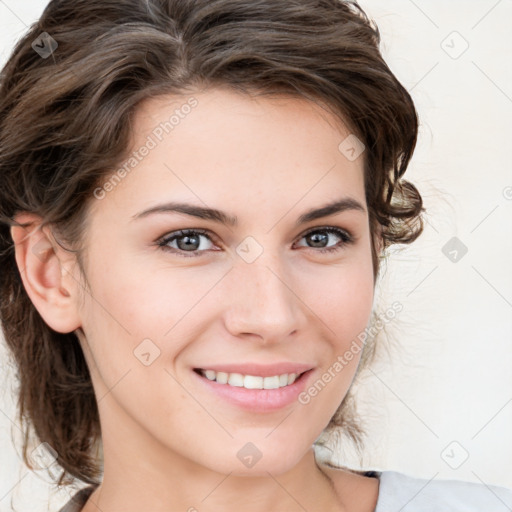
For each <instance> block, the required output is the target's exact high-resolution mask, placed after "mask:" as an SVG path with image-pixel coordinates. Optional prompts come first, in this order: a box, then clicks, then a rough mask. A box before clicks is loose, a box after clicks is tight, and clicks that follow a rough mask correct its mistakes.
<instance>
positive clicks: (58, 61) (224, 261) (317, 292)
mask: <svg viewBox="0 0 512 512" xmlns="http://www.w3.org/2000/svg"><path fill="white" fill-rule="evenodd" d="M378 44H379V33H378V31H377V28H376V27H375V26H374V25H372V24H371V22H370V21H369V20H368V19H367V17H366V15H365V14H364V13H363V11H362V10H361V9H360V8H359V7H358V6H357V5H356V4H353V3H350V2H339V1H335V0H300V1H299V0H297V1H293V2H292V1H289V2H288V1H283V2H275V1H270V0H266V1H232V0H231V1H229V0H214V1H212V0H210V1H206V0H204V1H203V0H201V1H192V0H188V1H187V0H181V1H180V0H145V1H144V0H124V1H116V2H113V1H100V0H92V1H91V0H88V1H85V0H83V1H82V0H74V1H73V2H71V1H62V0H61V1H53V2H51V3H50V4H49V6H48V7H47V9H46V11H45V12H44V14H43V16H42V18H41V19H40V22H39V24H38V25H37V26H34V27H33V28H32V29H31V30H30V31H29V33H28V34H27V35H26V36H25V37H24V38H23V39H22V40H21V41H20V43H19V44H18V45H17V47H16V49H15V51H14V53H13V55H12V57H11V58H10V60H9V61H8V63H7V65H6V66H5V68H4V71H3V76H2V83H1V91H0V148H1V149H0V155H1V156H0V172H1V175H2V182H3V183H4V187H3V189H2V192H1V196H0V197H1V199H0V205H1V206H0V208H1V215H2V220H3V224H2V228H1V232H0V240H1V242H0V243H1V254H2V256H1V257H2V260H1V262H0V264H1V265H2V268H3V269H5V271H4V272H3V274H2V277H1V283H0V286H1V294H2V298H3V300H2V306H1V321H2V327H3V330H4V335H5V339H6V341H7V344H8V346H9V348H10V349H11V351H12V354H13V357H14V359H15V361H16V363H17V365H18V368H19V379H20V389H19V393H20V417H21V418H22V419H24V420H25V421H26V426H27V429H28V430H27V432H28V431H29V430H30V432H32V433H33V434H35V435H36V436H37V439H38V440H39V441H40V442H41V444H40V445H39V446H38V448H37V449H36V450H34V451H32V452H30V453H29V452H28V450H27V446H28V445H27V444H26V445H25V453H24V455H25V458H26V461H27V463H28V464H29V465H32V466H33V467H37V466H38V465H39V467H44V466H50V465H51V463H52V462H53V461H54V460H56V462H57V463H58V464H59V466H60V467H61V468H62V473H61V475H60V478H59V483H60V484H66V483H70V482H71V481H72V480H73V479H78V480H79V481H81V482H84V483H87V484H89V485H88V487H87V488H85V489H84V490H83V491H81V492H80V493H79V494H78V495H76V496H75V497H74V498H73V499H71V500H70V501H69V503H68V504H67V505H66V506H65V507H64V509H62V510H65V511H67V512H69V511H77V510H81V511H83V512H90V511H95V510H101V511H103V512H110V511H114V510H123V511H131V510H137V511H138V510H151V511H153V510H154V511H159V510H162V511H163V510H173V511H174V510H176V511H178V510H188V511H194V510H199V511H208V510H224V511H231V510H238V509H240V508H243V509H244V510H248V511H252V510H254V511H260V510H266V511H273V510H279V511H283V510H286V511H288V510H289V511H295V510H310V511H311V510H340V511H341V510H350V511H361V512H369V511H374V510H375V511H377V512H385V511H388V510H399V509H401V510H414V511H420V510H432V507H434V508H435V507H437V508H443V509H449V507H452V508H451V509H453V510H459V509H460V510H482V509H485V510H496V511H498V510H508V508H503V507H510V506H512V494H511V493H510V492H509V491H508V490H506V489H503V488H498V487H493V488H489V487H487V486H484V485H478V484H472V483H465V482H456V481H433V482H425V481H422V480H421V479H416V478H413V477H412V476H408V475H403V474H400V473H396V472H391V471H367V472H364V471H363V472H361V471H355V470H351V469H350V468H345V467H340V468H337V467H333V466H331V465H329V464H326V463H321V462H319V461H318V460H316V457H315V451H314V445H315V442H318V441H319V438H320V436H321V435H323V434H329V433H331V432H333V433H334V432H337V431H340V430H341V431H342V432H343V433H344V434H345V435H347V436H348V437H349V438H351V439H352V440H353V441H354V442H355V443H356V445H357V444H358V443H360V442H361V435H362V431H361V428H360V426H359V423H358V420H357V418H356V416H355V412H354V410H353V409H352V397H351V394H350V391H351V384H352V382H353V380H354V378H355V376H356V375H357V374H358V372H359V371H360V370H361V369H362V368H363V367H364V366H366V365H368V364H369V363H370V362H371V357H372V355H373V351H374V347H375V345H374V343H373V341H374V340H372V339H368V338H367V337H366V336H365V335H362V334H364V333H366V327H367V325H368V322H369V320H370V318H371V315H372V310H373V298H374V287H375V282H376V279H377V277H378V275H379V274H378V272H379V262H380V260H381V258H382V257H383V255H384V252H385V250H386V248H388V247H389V246H390V245H392V244H396V243H411V242H413V241H414V240H415V239H416V238H417V237H418V236H419V235H420V234H421V232H422V229H423V223H422V217H421V214H422V212H423V211H424V209H423V205H422V198H421V195H420V193H419V192H418V190H417V189H416V188H415V186H414V185H412V184H411V183H409V182H407V181H406V180H404V179H403V175H404V173H405V171H406V169H407V166H408V163H409V160H410V158H411V155H412V153H413V150H414V147H415V144H416V138H417V114H416V111H415V108H414V105H413V102H412V100H411V97H410V95H409V94H408V93H407V91H406V90H405V89H404V88H403V86H402V85H401V84H400V83H399V82H398V81H397V79H396V77H395V76H394V75H393V74H392V73H391V71H390V70H389V68H388V67H387V65H386V64H385V62H384V61H383V59H382V57H381V55H380V53H379V49H378ZM496 496H498V497H499V499H496ZM507 500H508V503H507ZM456 507H459V508H456ZM500 507H501V508H500Z"/></svg>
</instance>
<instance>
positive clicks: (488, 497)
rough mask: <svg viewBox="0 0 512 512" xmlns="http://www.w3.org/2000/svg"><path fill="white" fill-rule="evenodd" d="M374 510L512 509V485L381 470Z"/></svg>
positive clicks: (500, 511) (469, 511) (463, 511)
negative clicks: (422, 476)
mask: <svg viewBox="0 0 512 512" xmlns="http://www.w3.org/2000/svg"><path fill="white" fill-rule="evenodd" d="M377 476H378V478H379V481H380V486H379V495H378V501H377V507H376V509H375V512H392V511H398V510H400V512H427V511H428V512H431V511H432V510H436V507H440V506H442V507H443V508H442V510H443V512H481V511H483V510H485V511H486V512H510V510H512V489H507V488H505V487H499V486H493V485H486V484H481V483H476V482H465V481H462V480H440V479H439V480H438V479H435V478H432V479H424V478H417V477H413V476H411V475H407V474H404V473H400V472H397V471H379V472H377Z"/></svg>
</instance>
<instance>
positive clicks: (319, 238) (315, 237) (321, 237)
mask: <svg viewBox="0 0 512 512" xmlns="http://www.w3.org/2000/svg"><path fill="white" fill-rule="evenodd" d="M310 237H311V241H312V242H313V244H317V243H319V244H320V245H315V247H323V245H322V242H326V240H327V235H326V234H319V233H313V234H311V235H310Z"/></svg>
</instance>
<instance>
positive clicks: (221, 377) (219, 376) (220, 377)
mask: <svg viewBox="0 0 512 512" xmlns="http://www.w3.org/2000/svg"><path fill="white" fill-rule="evenodd" d="M214 373H215V380H216V381H217V382H218V383H219V384H227V383H228V374H227V373H224V372H214Z"/></svg>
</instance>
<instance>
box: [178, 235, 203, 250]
mask: <svg viewBox="0 0 512 512" xmlns="http://www.w3.org/2000/svg"><path fill="white" fill-rule="evenodd" d="M197 238H198V237H197V236H190V235H185V236H182V237H180V238H178V246H179V247H180V249H187V248H189V249H190V248H191V245H190V244H192V245H197ZM180 240H183V241H184V242H183V243H180ZM191 240H192V242H191ZM194 240H195V244H194ZM196 249H197V247H194V248H193V249H192V250H196Z"/></svg>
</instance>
